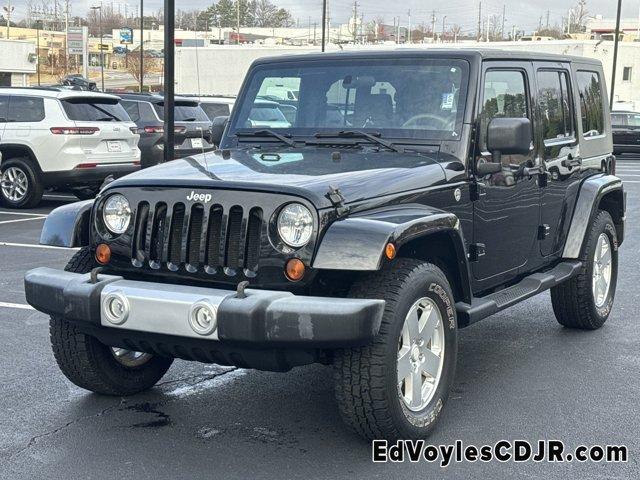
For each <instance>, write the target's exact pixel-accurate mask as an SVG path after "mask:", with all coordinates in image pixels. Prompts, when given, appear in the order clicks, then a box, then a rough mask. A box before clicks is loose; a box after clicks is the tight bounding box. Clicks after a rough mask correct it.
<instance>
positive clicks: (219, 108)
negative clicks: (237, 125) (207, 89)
mask: <svg viewBox="0 0 640 480" xmlns="http://www.w3.org/2000/svg"><path fill="white" fill-rule="evenodd" d="M188 98H192V99H195V100H197V101H198V102H199V103H200V107H201V108H202V109H203V110H204V113H206V114H207V117H209V120H211V121H212V122H213V121H214V119H216V118H217V117H228V116H229V115H230V114H231V110H232V109H233V104H234V103H235V100H236V98H235V97H231V96H218V95H209V96H189V97H188Z"/></svg>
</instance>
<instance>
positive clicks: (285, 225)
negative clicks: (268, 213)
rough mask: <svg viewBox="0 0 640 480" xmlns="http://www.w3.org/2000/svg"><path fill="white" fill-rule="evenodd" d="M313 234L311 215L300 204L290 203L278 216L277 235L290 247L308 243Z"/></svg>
mask: <svg viewBox="0 0 640 480" xmlns="http://www.w3.org/2000/svg"><path fill="white" fill-rule="evenodd" d="M312 233H313V215H311V212H310V211H309V209H308V208H307V207H305V206H304V205H302V204H300V203H290V204H289V205H287V206H286V207H284V208H283V209H282V211H281V212H280V215H278V234H279V235H280V238H281V239H282V241H283V242H284V243H286V244H287V245H289V246H290V247H302V246H304V245H306V244H307V243H309V240H310V239H311V234H312Z"/></svg>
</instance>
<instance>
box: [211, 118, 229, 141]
mask: <svg viewBox="0 0 640 480" xmlns="http://www.w3.org/2000/svg"><path fill="white" fill-rule="evenodd" d="M227 123H229V117H215V118H214V119H213V125H212V126H211V140H212V142H213V144H214V145H215V146H216V147H219V146H220V142H221V141H222V135H224V130H225V128H227Z"/></svg>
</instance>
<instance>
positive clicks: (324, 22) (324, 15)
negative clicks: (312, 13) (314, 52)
mask: <svg viewBox="0 0 640 480" xmlns="http://www.w3.org/2000/svg"><path fill="white" fill-rule="evenodd" d="M326 41H327V0H322V51H323V52H324V50H325V44H326Z"/></svg>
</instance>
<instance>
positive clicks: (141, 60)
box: [140, 0, 144, 93]
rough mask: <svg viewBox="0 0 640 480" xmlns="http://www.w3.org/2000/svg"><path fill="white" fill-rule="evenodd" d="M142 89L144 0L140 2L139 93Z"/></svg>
mask: <svg viewBox="0 0 640 480" xmlns="http://www.w3.org/2000/svg"><path fill="white" fill-rule="evenodd" d="M143 89H144V0H140V93H142V90H143Z"/></svg>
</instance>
